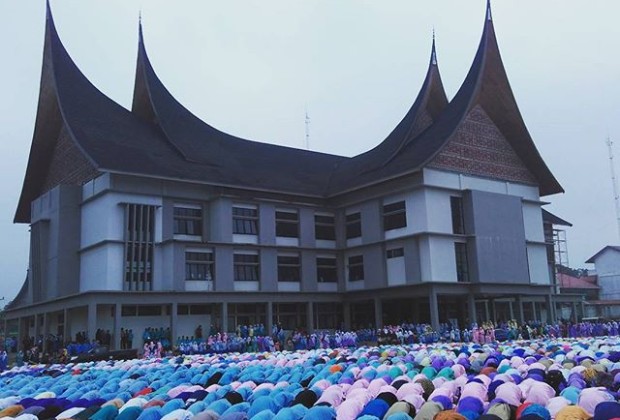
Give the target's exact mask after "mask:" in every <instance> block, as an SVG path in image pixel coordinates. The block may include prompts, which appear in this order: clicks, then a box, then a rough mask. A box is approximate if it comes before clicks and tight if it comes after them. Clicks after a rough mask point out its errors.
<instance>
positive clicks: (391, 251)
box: [385, 248, 405, 259]
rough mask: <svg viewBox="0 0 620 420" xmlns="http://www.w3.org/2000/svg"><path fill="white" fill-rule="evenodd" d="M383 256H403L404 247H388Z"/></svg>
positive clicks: (388, 257)
mask: <svg viewBox="0 0 620 420" xmlns="http://www.w3.org/2000/svg"><path fill="white" fill-rule="evenodd" d="M385 256H386V257H387V259H390V258H398V257H404V256H405V249H404V248H394V249H388V250H387V251H386V252H385Z"/></svg>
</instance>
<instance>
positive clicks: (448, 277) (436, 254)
mask: <svg viewBox="0 0 620 420" xmlns="http://www.w3.org/2000/svg"><path fill="white" fill-rule="evenodd" d="M420 273H421V276H422V281H439V282H456V281H457V276H456V256H455V254H454V240H453V239H452V238H443V237H424V238H421V239H420Z"/></svg>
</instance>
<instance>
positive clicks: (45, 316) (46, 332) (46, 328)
mask: <svg viewBox="0 0 620 420" xmlns="http://www.w3.org/2000/svg"><path fill="white" fill-rule="evenodd" d="M42 316H43V328H42V330H43V331H42V332H41V334H43V340H42V341H41V343H42V346H43V353H47V352H49V351H50V349H48V348H47V336H48V335H49V333H50V331H49V326H50V320H49V314H48V313H47V312H43V315H42Z"/></svg>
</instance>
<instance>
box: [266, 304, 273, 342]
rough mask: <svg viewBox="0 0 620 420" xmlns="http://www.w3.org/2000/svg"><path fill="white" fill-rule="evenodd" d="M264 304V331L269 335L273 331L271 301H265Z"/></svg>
mask: <svg viewBox="0 0 620 420" xmlns="http://www.w3.org/2000/svg"><path fill="white" fill-rule="evenodd" d="M265 306H266V307H267V308H266V310H265V332H266V333H267V334H266V335H271V332H272V331H273V303H272V302H267V303H265Z"/></svg>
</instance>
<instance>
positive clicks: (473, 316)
mask: <svg viewBox="0 0 620 420" xmlns="http://www.w3.org/2000/svg"><path fill="white" fill-rule="evenodd" d="M467 314H468V317H469V322H470V324H474V323H478V314H477V313H476V298H475V296H474V294H473V293H471V292H470V293H469V294H468V295H467ZM470 327H471V325H465V328H467V329H469V328H470Z"/></svg>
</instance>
